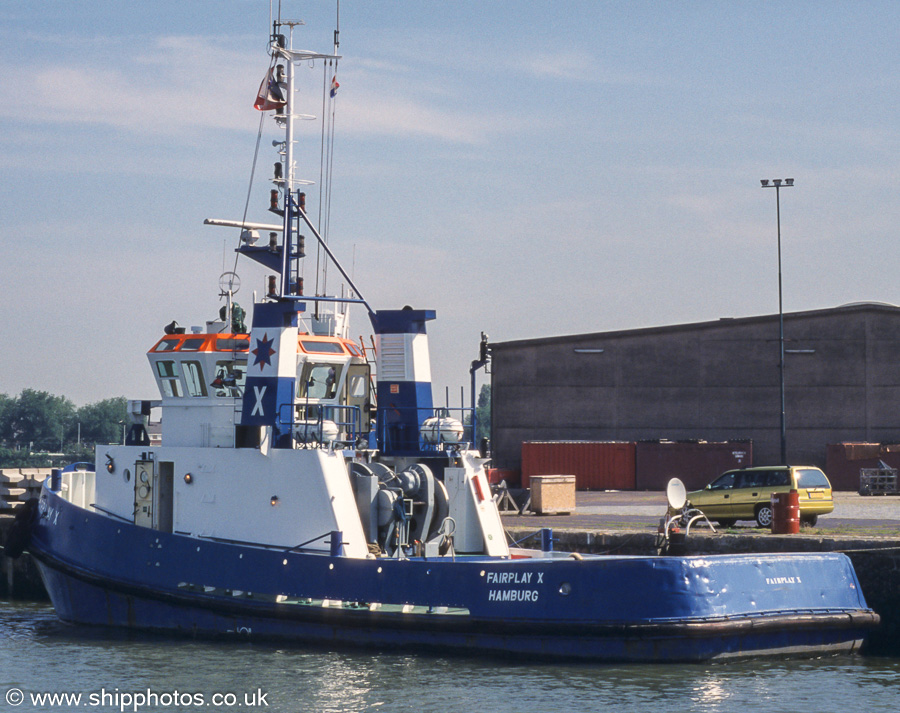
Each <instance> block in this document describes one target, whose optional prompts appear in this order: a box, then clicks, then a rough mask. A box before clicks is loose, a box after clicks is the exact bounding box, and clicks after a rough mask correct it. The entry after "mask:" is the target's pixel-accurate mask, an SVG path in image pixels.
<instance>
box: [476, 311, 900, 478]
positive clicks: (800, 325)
mask: <svg viewBox="0 0 900 713" xmlns="http://www.w3.org/2000/svg"><path fill="white" fill-rule="evenodd" d="M784 337H785V372H784V377H785V379H784V380H785V416H786V419H785V421H786V434H787V438H786V442H787V456H788V461H789V462H791V463H798V464H799V463H803V464H808V465H818V466H820V467H825V465H826V452H827V450H828V446H829V444H837V443H847V442H866V443H897V442H900V308H898V307H895V306H893V305H886V304H880V303H857V304H850V305H845V306H842V307H836V308H833V309H822V310H814V311H806V312H793V313H788V314H785V315H784ZM491 355H492V369H491V370H492V394H491V396H492V398H491V401H492V404H491V408H492V419H491V421H492V422H491V432H492V451H493V457H494V466H495V467H497V468H502V469H513V470H515V469H519V468H521V454H522V444H523V443H524V442H528V441H630V442H641V441H652V440H658V439H666V440H672V441H698V440H699V441H711V442H722V441H752V452H753V464H754V465H767V464H775V463H779V462H780V460H781V388H780V379H779V361H780V347H779V319H778V315H777V314H776V315H766V316H759V317H747V318H723V319H720V320H717V321H713V322H702V323H697V324H683V325H674V326H667V327H656V328H649V329H633V330H625V331H615V332H601V333H596V334H580V335H573V336H562V337H549V338H543V339H529V340H521V341H511V342H501V343H496V344H493V345H492V350H491Z"/></svg>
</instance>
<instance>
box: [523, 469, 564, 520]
mask: <svg viewBox="0 0 900 713" xmlns="http://www.w3.org/2000/svg"><path fill="white" fill-rule="evenodd" d="M530 484H531V509H532V510H533V511H534V512H535V513H537V514H538V515H549V514H551V513H553V514H557V515H560V514H568V513H570V512H572V511H574V510H575V476H574V475H533V476H531V481H530Z"/></svg>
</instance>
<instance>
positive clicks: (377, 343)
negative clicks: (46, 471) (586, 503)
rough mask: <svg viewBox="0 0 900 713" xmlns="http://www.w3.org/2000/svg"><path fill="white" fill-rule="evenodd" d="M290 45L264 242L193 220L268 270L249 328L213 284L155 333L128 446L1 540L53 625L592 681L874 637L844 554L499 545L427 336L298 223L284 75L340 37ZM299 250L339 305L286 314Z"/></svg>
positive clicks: (318, 298) (816, 651)
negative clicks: (363, 335)
mask: <svg viewBox="0 0 900 713" xmlns="http://www.w3.org/2000/svg"><path fill="white" fill-rule="evenodd" d="M297 24H298V23H296V22H294V21H287V20H281V19H278V20H275V21H274V22H273V24H272V35H271V37H270V43H269V54H270V64H269V70H268V72H267V74H266V78H265V79H264V81H263V85H262V86H261V88H260V91H259V95H258V98H257V103H256V106H257V108H259V109H261V110H262V111H264V112H266V113H270V114H271V115H272V118H274V120H275V122H276V125H277V127H278V129H279V130H281V131H283V132H284V138H283V140H281V141H276V142H273V143H274V144H275V145H276V147H277V148H278V150H279V154H280V161H279V163H278V164H276V170H275V177H274V179H273V180H274V188H273V189H272V190H271V196H270V206H269V209H270V210H271V212H272V213H274V214H276V215H277V216H278V217H279V218H281V220H280V221H279V222H274V223H264V222H260V223H248V222H246V221H241V220H208V221H207V222H208V223H209V224H211V225H220V226H227V227H232V228H233V229H237V230H239V231H240V236H241V240H240V243H239V246H238V247H237V249H236V251H237V253H238V254H239V256H240V257H244V258H249V259H251V260H253V261H256V262H257V263H260V264H261V265H263V266H264V268H265V269H266V270H267V271H270V272H271V276H270V277H268V278H267V283H266V288H267V289H266V290H264V291H265V293H266V294H265V295H264V296H262V297H261V298H260V299H258V300H256V301H255V303H254V304H253V306H252V321H251V325H250V328H249V330H248V329H247V328H246V327H245V326H244V325H243V319H244V313H243V310H242V309H240V308H239V307H238V306H237V304H236V303H235V301H234V299H233V298H234V295H235V293H236V287H237V278H236V275H235V274H234V273H226V274H225V275H224V276H223V280H222V282H221V284H220V287H221V295H222V298H223V301H224V305H223V307H222V310H221V311H220V313H219V319H217V320H214V321H210V322H208V323H207V324H206V325H205V327H204V328H192V329H190V330H188V329H184V328H181V327H179V326H178V325H177V323H172V324H170V325H168V327H166V328H165V329H164V330H163V332H162V333H161V336H160V338H159V339H158V340H157V341H156V343H155V344H153V345H152V346H151V347H150V349H149V352H148V353H147V357H148V360H149V363H150V368H151V369H152V371H153V375H154V377H155V379H156V382H157V385H158V388H159V394H160V397H159V399H155V400H152V401H131V402H129V411H130V414H131V417H132V424H131V428H130V430H129V432H128V434H127V437H126V438H125V439H124V441H125V442H124V443H123V444H122V445H108V446H107V445H99V446H97V449H96V460H95V463H96V467H95V466H94V465H93V464H73V465H71V466H69V467H67V468H65V469H62V470H55V471H53V473H52V475H51V476H50V477H49V478H48V479H47V481H46V482H45V483H44V486H43V489H42V492H41V495H40V499H39V501H38V502H37V503H36V504H34V503H33V504H32V506H31V507H29V508H27V509H23V511H22V517H21V518H20V521H19V523H17V530H16V537H17V542H19V543H21V547H19V548H18V549H23V548H25V547H27V550H28V551H29V552H30V554H31V555H32V556H33V557H34V558H35V559H36V561H37V563H38V567H39V569H40V572H41V576H42V577H43V580H44V583H45V584H46V587H47V591H48V592H49V594H50V598H51V600H52V602H53V606H54V607H55V609H56V612H57V613H58V616H59V617H60V619H62V620H63V621H65V622H71V623H75V624H82V625H94V626H112V627H127V628H133V629H141V630H153V631H162V632H171V633H184V634H188V635H195V636H214V637H232V638H235V639H240V640H245V639H251V640H256V639H281V640H288V641H291V642H296V643H299V644H306V643H317V644H323V643H324V644H326V645H344V644H347V645H349V644H352V645H369V646H374V647H378V648H382V649H394V648H397V647H416V648H423V647H424V648H428V647H432V648H437V649H439V650H441V651H447V650H457V651H461V652H467V653H471V654H490V655H493V654H515V655H516V656H519V657H521V656H523V655H525V656H529V655H535V656H541V657H563V658H573V659H587V660H593V661H654V662H656V661H703V660H711V659H720V658H731V657H742V656H762V655H785V654H792V655H797V654H799V655H811V656H813V655H820V654H823V653H839V652H852V651H856V650H858V649H859V647H860V645H861V644H862V642H863V640H864V637H865V634H866V631H867V629H869V628H870V627H871V626H873V625H874V624H875V623H877V620H878V617H877V615H876V614H875V613H873V612H872V611H871V609H869V608H868V607H867V605H866V602H865V599H864V597H863V593H862V591H861V590H860V586H859V582H858V580H857V577H856V574H855V572H854V570H853V566H852V564H851V563H850V561H849V559H848V558H847V557H846V556H844V555H841V554H791V555H733V556H710V557H701V556H599V555H587V554H584V555H582V554H577V553H567V552H560V551H556V550H554V549H553V545H552V538H550V537H545V538H543V546H542V547H541V548H540V549H527V548H523V547H518V546H516V545H515V544H511V543H510V542H509V540H508V538H507V535H506V533H505V531H504V528H503V524H502V522H501V519H500V516H499V512H498V509H497V506H496V504H495V502H494V500H493V498H492V496H491V489H490V486H489V484H488V481H487V478H486V474H485V463H486V459H485V457H484V455H485V454H484V453H482V452H480V451H479V449H478V448H477V447H476V445H475V436H474V434H475V431H474V427H475V423H474V408H470V409H466V411H467V412H469V413H454V412H452V411H451V410H450V409H445V408H439V407H436V406H435V404H434V402H433V397H432V387H431V376H430V366H429V354H428V338H427V332H426V326H427V324H428V323H429V322H430V321H432V320H434V319H435V312H434V311H432V310H428V309H412V308H410V307H404V308H403V309H396V310H374V309H372V308H371V307H370V306H369V304H368V303H367V302H366V301H365V299H363V298H362V297H361V296H360V294H361V293H360V292H359V290H358V289H357V288H356V285H354V284H353V281H352V280H351V279H350V277H349V276H348V275H347V273H346V271H344V270H343V268H342V267H341V265H340V263H339V261H337V259H336V258H335V256H334V255H333V253H332V251H331V249H330V247H329V245H328V244H327V242H326V241H325V239H324V238H322V236H321V235H320V233H319V231H318V230H317V228H316V227H315V225H314V223H313V221H312V219H311V218H310V216H309V215H308V214H307V211H306V202H305V198H306V196H305V193H304V192H303V189H305V188H306V187H307V186H308V185H309V183H308V182H306V181H304V180H301V179H299V178H296V177H295V159H294V146H295V143H296V142H297V139H295V135H294V124H295V121H297V120H298V119H302V118H306V117H305V115H302V114H300V113H299V111H300V108H298V107H297V106H295V100H296V87H295V82H296V74H297V72H296V71H295V69H296V65H298V64H300V63H302V64H318V65H320V66H321V65H322V64H324V65H325V72H324V73H323V74H324V76H325V80H324V81H325V88H324V94H323V96H325V95H328V94H329V93H330V94H331V95H332V96H333V94H334V90H335V89H336V87H337V81H336V79H335V71H336V63H337V61H338V59H339V56H338V54H337V33H335V51H334V52H333V53H330V54H322V53H316V52H309V51H302V50H295V49H293V39H292V37H293V34H294V30H295V27H296V25H297ZM260 233H268V234H269V239H268V240H263V241H262V243H261V244H259V234H260ZM305 235H309V236H312V237H313V238H314V239H315V244H316V245H317V246H318V248H319V249H320V250H321V251H322V252H323V253H325V254H327V256H328V257H329V260H330V262H331V264H333V265H335V266H336V267H337V269H338V270H339V271H340V272H341V274H342V275H343V277H344V279H345V280H346V283H347V284H348V285H349V286H350V287H349V290H348V292H347V293H346V294H343V295H341V296H331V297H329V296H326V295H325V294H324V293H323V294H315V295H304V294H303V280H302V274H303V273H302V268H301V265H302V261H303V258H304V256H305V253H306V249H307V239H306V237H305ZM309 242H310V243H312V241H309ZM351 307H358V308H362V309H364V310H366V311H367V313H368V318H369V320H370V322H371V326H372V332H373V334H374V339H373V340H372V343H371V345H369V346H366V345H365V344H364V343H362V340H359V342H357V341H354V340H353V339H351V338H350V337H349V336H348V334H349V327H348V325H349V322H348V311H349V309H350V308H351ZM485 352H486V350H485V349H483V350H482V359H481V361H480V362H478V361H476V362H473V368H475V367H476V366H477V365H479V364H480V365H483V363H484V361H485V358H486V356H485ZM473 383H474V382H473ZM473 406H474V404H473ZM157 409H158V410H159V412H160V413H161V429H162V433H161V439H156V438H153V437H151V435H150V428H149V425H150V416H151V414H153V413H156V412H157Z"/></svg>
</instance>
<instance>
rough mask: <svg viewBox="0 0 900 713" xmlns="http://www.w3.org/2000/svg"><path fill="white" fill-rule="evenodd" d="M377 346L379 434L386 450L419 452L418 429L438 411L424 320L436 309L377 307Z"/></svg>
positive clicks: (381, 446)
mask: <svg viewBox="0 0 900 713" xmlns="http://www.w3.org/2000/svg"><path fill="white" fill-rule="evenodd" d="M370 316H371V319H372V327H373V328H374V330H375V340H376V352H377V377H378V382H377V392H376V394H377V397H378V411H377V434H378V436H377V438H378V447H379V448H380V449H381V451H382V452H383V453H384V454H386V455H401V454H410V455H412V454H416V453H419V452H420V451H421V450H422V449H421V446H420V444H419V430H420V428H421V426H422V423H423V422H424V421H425V420H426V419H427V418H430V417H431V416H433V415H434V402H433V400H432V396H431V361H430V359H429V355H428V335H427V334H426V333H425V323H426V322H428V321H429V320H432V319H434V318H435V312H434V310H415V309H411V308H404V309H399V310H379V311H377V312H375V313H374V314H371V315H370Z"/></svg>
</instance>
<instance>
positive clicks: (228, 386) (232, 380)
mask: <svg viewBox="0 0 900 713" xmlns="http://www.w3.org/2000/svg"><path fill="white" fill-rule="evenodd" d="M246 379H247V360H246V359H237V360H234V361H231V360H229V361H217V362H216V378H215V379H213V381H212V384H211V385H212V387H213V388H214V389H215V394H216V396H218V397H220V398H226V397H236V396H240V395H241V391H242V389H243V388H244V382H245V381H246Z"/></svg>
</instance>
